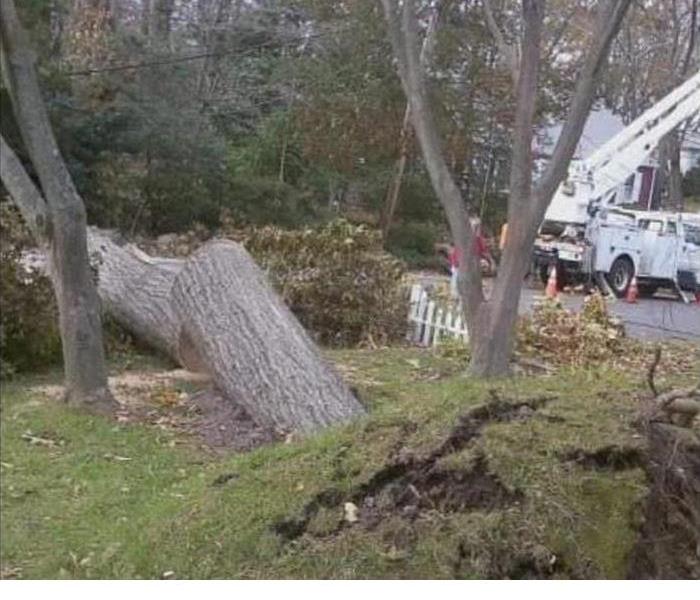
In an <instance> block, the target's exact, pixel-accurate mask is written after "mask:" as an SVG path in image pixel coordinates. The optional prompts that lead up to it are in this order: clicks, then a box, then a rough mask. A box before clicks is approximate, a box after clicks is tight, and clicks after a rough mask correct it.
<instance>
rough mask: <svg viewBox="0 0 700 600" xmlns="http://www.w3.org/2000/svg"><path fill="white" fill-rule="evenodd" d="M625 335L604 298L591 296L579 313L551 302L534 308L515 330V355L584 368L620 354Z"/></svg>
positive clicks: (622, 349) (596, 295)
mask: <svg viewBox="0 0 700 600" xmlns="http://www.w3.org/2000/svg"><path fill="white" fill-rule="evenodd" d="M624 342H625V333H624V329H623V327H622V325H621V324H620V323H619V321H617V320H616V319H615V318H614V317H612V316H611V315H610V313H609V311H608V308H607V304H606V302H605V298H603V296H601V295H600V294H593V295H591V296H588V297H587V298H586V299H585V300H584V305H583V309H582V310H581V311H580V312H572V311H568V310H566V309H564V308H562V306H561V305H560V304H558V303H557V302H555V301H551V300H547V301H545V302H543V303H542V304H539V305H537V306H535V308H534V310H533V312H532V315H531V316H528V317H523V318H522V319H521V320H520V323H519V326H518V351H519V352H520V353H521V354H524V355H533V356H537V357H538V358H542V359H544V360H546V361H550V362H552V363H554V364H560V365H572V366H587V365H592V364H598V363H601V362H605V361H609V360H611V359H613V358H615V357H617V356H620V355H622V354H623V351H624Z"/></svg>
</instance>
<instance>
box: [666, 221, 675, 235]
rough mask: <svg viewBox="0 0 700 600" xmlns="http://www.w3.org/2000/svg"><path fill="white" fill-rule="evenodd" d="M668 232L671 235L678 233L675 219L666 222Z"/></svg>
mask: <svg viewBox="0 0 700 600" xmlns="http://www.w3.org/2000/svg"><path fill="white" fill-rule="evenodd" d="M666 233H669V234H671V235H678V227H677V226H676V223H675V222H674V221H669V222H668V223H666Z"/></svg>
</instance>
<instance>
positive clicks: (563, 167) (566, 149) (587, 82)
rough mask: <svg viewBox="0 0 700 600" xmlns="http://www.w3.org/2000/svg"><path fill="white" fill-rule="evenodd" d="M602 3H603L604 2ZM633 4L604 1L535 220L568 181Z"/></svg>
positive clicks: (543, 183) (536, 205)
mask: <svg viewBox="0 0 700 600" xmlns="http://www.w3.org/2000/svg"><path fill="white" fill-rule="evenodd" d="M601 3H602V0H601ZM630 4H631V0H605V3H604V6H602V7H601V9H600V12H599V14H598V19H597V24H596V28H595V31H594V33H593V36H592V40H593V41H592V45H591V48H590V49H589V51H588V54H587V56H586V61H585V63H584V65H583V68H582V69H581V73H580V75H579V77H578V82H577V84H576V90H575V92H574V96H573V98H572V100H571V107H570V109H569V114H568V116H567V119H566V122H565V123H564V126H563V128H562V131H561V134H560V135H559V139H558V140H557V144H556V146H555V147H554V152H553V153H552V158H551V160H550V161H549V164H548V165H547V168H546V170H545V172H544V174H543V175H542V177H541V179H540V180H539V182H538V184H537V187H536V194H535V197H536V198H535V203H534V204H533V219H534V220H535V221H537V222H539V221H541V220H542V217H543V216H544V212H545V210H546V209H547V205H548V204H549V202H550V200H551V198H552V196H553V195H554V192H555V191H556V189H557V187H558V186H559V184H560V183H561V182H562V181H563V179H564V178H565V177H566V174H567V169H568V167H569V162H570V160H571V158H572V157H573V155H574V152H575V151H576V146H577V145H578V141H579V139H580V137H581V133H582V132H583V127H584V125H585V124H586V119H587V118H588V114H589V112H590V109H591V106H592V105H593V100H594V95H595V91H596V88H597V86H598V82H599V79H600V75H601V73H602V71H603V67H604V66H605V63H606V61H607V57H608V53H609V51H610V45H611V44H612V41H613V39H614V38H615V36H616V34H617V32H618V30H619V29H620V25H621V23H622V19H623V18H624V16H625V14H626V13H627V9H628V8H629V6H630Z"/></svg>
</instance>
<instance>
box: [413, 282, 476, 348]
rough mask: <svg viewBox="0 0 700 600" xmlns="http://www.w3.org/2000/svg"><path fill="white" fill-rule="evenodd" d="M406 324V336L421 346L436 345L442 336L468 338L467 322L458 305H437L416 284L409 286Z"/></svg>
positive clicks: (423, 289) (466, 339)
mask: <svg viewBox="0 0 700 600" xmlns="http://www.w3.org/2000/svg"><path fill="white" fill-rule="evenodd" d="M408 325H409V330H408V333H407V335H406V338H407V339H408V340H409V341H411V342H413V343H414V344H418V345H421V346H436V345H437V344H438V343H439V342H440V339H441V338H443V337H455V338H462V339H463V340H464V341H465V342H466V341H468V340H469V334H468V332H467V324H466V323H465V322H464V320H463V318H462V311H461V309H460V308H459V306H455V307H454V308H448V307H442V306H439V305H438V304H437V303H436V302H435V301H434V300H431V299H430V298H429V296H428V292H427V291H426V289H425V288H424V287H423V286H421V285H418V284H414V285H413V286H411V294H410V300H409V310H408Z"/></svg>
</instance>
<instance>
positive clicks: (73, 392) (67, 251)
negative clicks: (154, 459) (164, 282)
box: [0, 0, 116, 412]
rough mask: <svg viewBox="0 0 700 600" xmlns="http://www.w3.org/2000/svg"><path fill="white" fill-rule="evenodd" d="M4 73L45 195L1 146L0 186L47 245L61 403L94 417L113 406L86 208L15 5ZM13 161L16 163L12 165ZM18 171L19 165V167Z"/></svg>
mask: <svg viewBox="0 0 700 600" xmlns="http://www.w3.org/2000/svg"><path fill="white" fill-rule="evenodd" d="M0 21H1V23H0V34H1V38H0V39H1V44H2V45H1V47H2V67H3V77H4V80H5V86H6V87H7V89H8V91H9V94H10V97H11V100H12V106H13V109H14V113H15V118H16V120H17V123H18V125H19V129H20V132H21V134H22V139H23V141H24V145H25V147H26V149H27V152H28V154H29V157H30V158H31V161H32V164H33V166H34V169H35V170H36V173H37V176H38V179H39V182H40V185H41V189H42V192H43V197H41V196H40V195H39V194H38V192H37V191H36V188H34V187H33V184H32V182H31V180H30V179H29V178H28V176H27V174H26V173H25V172H24V171H23V169H21V168H19V169H17V168H15V169H13V168H12V167H13V166H17V165H19V162H18V161H17V160H16V157H15V156H14V153H12V151H11V149H10V148H9V146H7V145H6V144H5V143H4V140H3V141H2V146H3V147H2V148H1V149H0V150H2V180H3V182H4V183H5V185H6V187H7V189H8V191H9V192H10V195H11V197H12V198H13V200H14V202H15V203H17V205H18V206H19V207H20V209H21V210H22V212H23V213H24V215H25V217H27V222H28V223H29V224H30V226H31V227H32V229H33V230H34V232H35V233H36V234H37V235H38V237H39V241H41V242H44V243H45V244H46V245H47V246H48V249H49V251H48V254H49V256H50V274H51V280H52V282H53V286H54V290H55V293H56V300H57V303H58V310H59V324H60V329H61V341H62V346H63V361H64V369H65V383H66V399H67V401H69V402H70V403H72V404H76V405H78V406H81V407H85V408H88V409H89V410H93V411H96V412H108V411H110V410H112V409H113V408H114V407H115V406H116V403H115V401H114V399H113V398H112V396H111V394H110V392H109V388H108V387H107V369H106V366H105V354H104V347H103V343H102V328H101V322H100V310H99V304H98V297H97V293H96V291H95V285H94V283H93V281H92V277H91V272H90V265H89V263H88V252H87V242H86V217H85V207H84V205H83V202H82V200H81V198H80V196H79V195H78V193H77V191H76V189H75V187H74V185H73V181H72V179H71V177H70V175H69V174H68V171H67V169H66V166H65V164H64V162H63V160H62V158H61V154H60V152H59V150H58V146H57V145H56V141H55V139H54V135H53V131H52V130H51V125H50V123H49V119H48V116H47V113H46V109H45V107H44V104H43V101H42V98H41V92H40V90H39V84H38V81H37V77H36V73H35V69H34V55H33V53H32V51H31V48H30V46H29V42H28V39H27V35H26V33H25V31H24V30H23V29H22V26H21V24H20V22H19V19H18V17H17V11H16V9H15V5H14V2H13V0H0ZM13 159H14V160H13ZM20 167H21V165H20Z"/></svg>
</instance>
